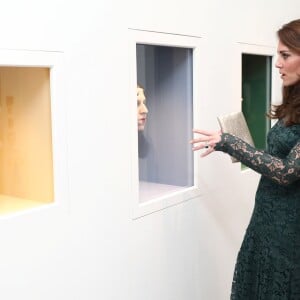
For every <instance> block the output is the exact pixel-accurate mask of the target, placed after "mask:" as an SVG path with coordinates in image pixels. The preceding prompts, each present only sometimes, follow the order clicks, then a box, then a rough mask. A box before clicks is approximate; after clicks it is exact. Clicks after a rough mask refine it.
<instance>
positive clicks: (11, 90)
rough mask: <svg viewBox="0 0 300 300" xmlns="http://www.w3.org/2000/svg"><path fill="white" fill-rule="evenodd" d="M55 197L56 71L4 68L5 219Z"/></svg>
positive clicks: (0, 186) (1, 204) (0, 118)
mask: <svg viewBox="0 0 300 300" xmlns="http://www.w3.org/2000/svg"><path fill="white" fill-rule="evenodd" d="M53 198H54V195H53V161H52V137H51V101H50V69H49V68H40V67H0V215H4V214H5V215H6V214H9V213H12V212H17V211H21V210H25V209H28V208H33V207H37V206H40V205H45V204H47V203H51V202H53Z"/></svg>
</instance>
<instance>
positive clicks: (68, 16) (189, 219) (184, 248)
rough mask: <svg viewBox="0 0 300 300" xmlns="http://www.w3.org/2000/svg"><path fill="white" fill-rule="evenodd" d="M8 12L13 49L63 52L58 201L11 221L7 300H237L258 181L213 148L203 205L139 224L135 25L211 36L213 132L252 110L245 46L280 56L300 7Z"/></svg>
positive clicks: (20, 4) (205, 79)
mask: <svg viewBox="0 0 300 300" xmlns="http://www.w3.org/2000/svg"><path fill="white" fill-rule="evenodd" d="M1 7H2V14H1V18H0V28H1V29H0V31H1V39H0V50H3V51H6V52H5V53H7V52H8V53H9V52H10V51H16V50H17V52H18V53H21V55H23V54H25V53H26V52H27V51H29V52H30V53H31V54H30V55H33V56H34V53H36V55H37V56H39V55H41V54H42V56H43V55H46V56H47V55H48V54H49V55H51V53H55V54H57V55H58V56H59V63H58V64H59V72H58V73H57V74H56V79H55V86H54V89H55V91H54V92H55V105H54V106H53V107H52V116H53V122H54V124H53V130H54V131H55V132H54V134H55V136H56V137H57V138H55V140H54V145H53V147H54V149H57V150H56V151H58V152H59V154H58V157H59V159H58V160H57V161H56V163H55V165H54V167H55V170H56V172H55V174H56V175H55V176H57V177H56V182H57V186H58V187H59V189H58V190H57V194H56V197H57V198H55V202H54V204H53V205H46V206H43V207H41V208H38V209H32V210H28V211H24V212H22V213H16V214H11V215H5V216H0V245H1V247H0V290H1V299H3V300H20V299H28V300H54V299H55V300H86V299H88V300H96V299H97V300H98V299H103V300H120V299H122V300H154V299H156V300H199V299H201V300H226V299H229V294H230V287H231V280H232V274H233V269H234V263H235V258H236V255H237V251H238V249H239V246H240V243H241V241H242V237H243V234H244V231H245V229H246V226H247V223H248V220H249V218H250V215H251V210H252V207H253V204H254V196H255V189H256V185H257V182H258V179H259V176H258V175H257V174H255V173H254V172H252V171H251V170H246V171H243V172H242V171H241V168H240V165H239V164H232V163H231V162H230V159H229V157H228V156H227V155H224V154H222V153H214V154H212V155H211V156H210V157H208V158H206V159H201V160H199V164H198V165H197V171H198V172H199V179H200V180H201V186H203V187H204V189H203V192H202V193H201V195H200V196H199V197H195V198H193V199H190V200H188V201H185V202H182V203H180V204H178V205H174V206H171V207H168V208H165V209H162V210H159V211H155V212H153V213H151V214H148V215H146V216H143V217H140V218H137V219H133V214H132V209H133V198H134V197H135V193H134V192H133V189H132V187H133V186H134V184H135V183H134V182H133V180H134V179H133V178H132V176H131V174H132V168H133V162H132V151H134V149H135V147H136V146H137V145H133V144H132V123H133V122H132V116H134V113H135V112H134V113H133V111H132V106H131V105H130V103H131V102H130V101H131V99H130V95H131V94H132V91H131V85H130V78H129V77H130V76H129V74H131V73H132V72H134V71H135V70H132V66H131V64H130V59H129V57H130V55H131V53H130V47H129V28H131V29H138V30H146V31H154V32H160V33H170V34H174V35H187V36H194V37H200V38H201V45H202V47H203V49H202V52H201V55H200V59H199V61H198V63H199V65H198V67H199V74H198V75H197V77H198V80H199V82H196V84H198V85H199V88H198V90H199V95H198V98H197V99H195V101H198V107H199V111H198V114H199V125H200V126H201V127H203V128H206V129H211V130H214V129H217V128H218V124H217V120H216V116H217V115H221V114H225V113H229V112H232V111H236V110H239V109H240V98H241V81H240V78H241V70H240V54H241V52H240V51H241V49H246V48H247V47H248V48H249V47H250V48H251V49H260V50H261V49H267V51H269V52H270V51H273V52H274V53H275V52H276V42H277V41H276V35H275V31H276V30H277V29H278V28H279V26H280V25H281V24H283V23H285V22H287V21H289V20H291V19H295V18H299V11H300V2H299V0H285V1H281V0H264V1H259V0H252V1H234V0H228V1H222V0H211V1H194V0H187V1H181V0H176V1H170V0H163V1H161V0H160V1H159V0H153V1H135V0H131V1H121V0H111V1H96V0H94V1H93V0H87V1H77V0H75V1H58V0H51V1H45V0H44V1H37V0H28V1H17V0H10V1H7V2H5V3H3V4H2V6H1ZM0 52H1V51H0ZM13 57H14V56H13ZM0 63H1V57H0ZM13 64H14V62H13V61H12V62H11V63H10V64H9V65H13ZM274 84H275V85H276V84H277V85H279V84H280V81H279V78H278V77H276V76H275V78H274ZM273 101H280V86H278V87H277V88H275V87H274V88H273ZM55 143H58V144H59V145H57V144H55ZM169 151H170V152H171V151H172V149H169ZM136 184H138V183H136Z"/></svg>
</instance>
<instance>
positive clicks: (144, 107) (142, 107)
mask: <svg viewBox="0 0 300 300" xmlns="http://www.w3.org/2000/svg"><path fill="white" fill-rule="evenodd" d="M140 113H141V114H147V113H148V109H147V106H146V105H145V104H142V105H141V109H140Z"/></svg>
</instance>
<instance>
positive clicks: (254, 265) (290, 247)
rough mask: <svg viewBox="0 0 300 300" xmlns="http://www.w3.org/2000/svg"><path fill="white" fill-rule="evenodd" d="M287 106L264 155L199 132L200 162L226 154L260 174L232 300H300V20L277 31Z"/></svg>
mask: <svg viewBox="0 0 300 300" xmlns="http://www.w3.org/2000/svg"><path fill="white" fill-rule="evenodd" d="M278 38H279V43H278V59H277V62H276V67H277V68H278V69H279V73H280V75H281V79H282V82H283V101H282V104H281V105H279V106H275V107H273V109H272V111H271V113H270V117H271V118H276V119H278V121H277V122H276V124H275V125H274V126H273V127H272V128H271V130H270V131H269V134H268V147H267V150H266V151H260V150H258V149H255V148H254V147H252V146H250V145H249V144H247V143H245V142H244V141H243V140H241V139H239V138H238V137H236V136H233V135H230V134H228V133H225V132H209V131H205V130H198V129H196V130H194V133H195V134H199V135H200V136H197V138H194V139H193V140H192V141H191V143H192V144H193V150H194V151H196V150H199V149H203V148H207V149H206V151H205V152H204V153H203V154H202V155H201V156H206V155H208V154H210V153H212V152H213V151H223V152H225V153H228V154H230V155H231V156H233V157H235V158H237V159H238V160H239V161H241V162H242V163H243V164H245V165H247V166H248V167H249V168H251V169H253V170H255V171H256V172H258V173H260V174H261V175H262V176H261V179H260V182H259V186H258V189H257V192H256V198H255V206H254V210H253V213H252V217H251V220H250V224H249V226H248V228H247V230H246V234H245V237H244V240H243V243H242V246H241V249H240V251H239V254H238V258H237V262H236V267H235V272H234V278H233V284H232V291H231V299H232V300H300V19H299V20H295V21H292V22H290V23H288V24H286V25H284V26H283V27H282V28H281V29H280V30H279V31H278Z"/></svg>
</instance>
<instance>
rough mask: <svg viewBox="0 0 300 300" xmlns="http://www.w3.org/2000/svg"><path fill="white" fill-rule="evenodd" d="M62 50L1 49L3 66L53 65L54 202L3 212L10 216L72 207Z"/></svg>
mask: <svg viewBox="0 0 300 300" xmlns="http://www.w3.org/2000/svg"><path fill="white" fill-rule="evenodd" d="M63 56H64V53H63V52H62V51H46V50H25V49H5V48H0V67H28V68H49V74H50V106H51V139H52V162H53V195H54V196H53V201H52V202H50V203H41V205H39V206H37V207H32V208H30V207H29V208H25V209H24V210H17V211H15V212H14V211H12V212H11V213H7V214H3V215H0V219H7V218H11V217H15V216H18V215H24V214H29V213H32V212H35V213H37V212H39V211H41V210H45V209H47V210H55V211H56V210H57V209H59V210H60V211H61V210H63V211H66V210H68V200H67V199H68V177H67V176H68V175H67V174H68V172H67V133H66V97H65V94H64V82H65V78H64V74H63Z"/></svg>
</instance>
